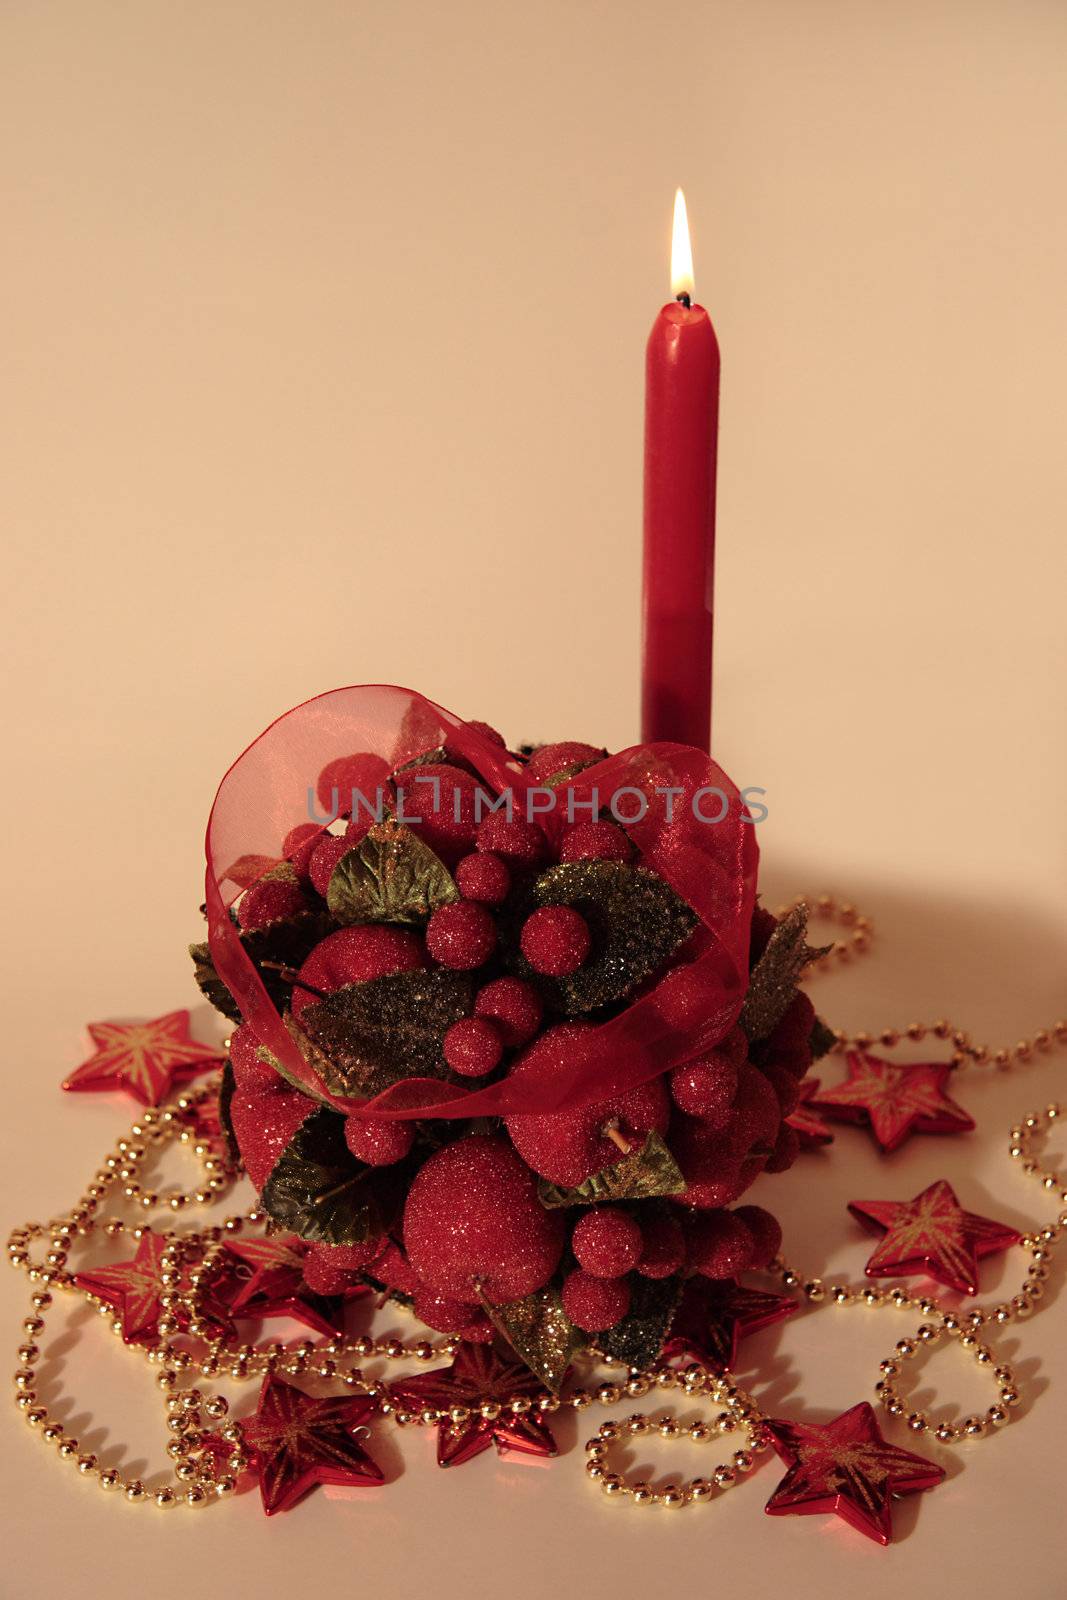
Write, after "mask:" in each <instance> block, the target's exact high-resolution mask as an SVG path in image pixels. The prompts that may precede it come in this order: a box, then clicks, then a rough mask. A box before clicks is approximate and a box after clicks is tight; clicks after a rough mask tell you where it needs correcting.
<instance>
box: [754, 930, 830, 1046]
mask: <svg viewBox="0 0 1067 1600" xmlns="http://www.w3.org/2000/svg"><path fill="white" fill-rule="evenodd" d="M807 931H808V908H807V906H806V905H805V904H804V903H803V901H801V903H800V904H799V905H796V906H794V907H793V909H792V911H790V912H788V913H787V915H786V916H784V917H783V918H782V920H781V922H779V924H778V926H777V927H776V928H775V930H774V932H773V933H772V934H771V937H770V939H769V940H768V941H767V948H766V949H765V950H764V952H763V954H762V955H761V956H760V958H759V960H758V961H757V962H756V965H755V967H754V968H753V969H752V976H751V977H750V979H749V983H748V994H747V995H746V997H745V1004H744V1008H743V1010H742V1012H741V1025H742V1027H743V1028H744V1030H745V1032H746V1033H747V1034H748V1036H749V1038H750V1039H766V1038H767V1036H768V1034H770V1033H773V1031H774V1029H775V1028H776V1027H777V1025H778V1023H779V1022H780V1021H781V1020H782V1018H783V1016H784V1015H785V1013H786V1011H787V1010H788V1008H789V1005H790V1003H791V1001H792V999H793V996H794V995H795V994H796V992H797V982H798V980H799V978H800V974H801V973H802V972H803V970H804V968H805V967H806V966H807V965H808V963H809V962H810V961H817V960H818V959H819V957H820V956H825V955H827V954H829V952H830V951H831V950H832V949H833V945H824V946H822V948H820V949H817V950H816V949H812V947H811V946H810V945H809V944H808V942H807V939H806V937H805V936H806V934H807Z"/></svg>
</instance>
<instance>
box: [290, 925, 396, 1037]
mask: <svg viewBox="0 0 1067 1600" xmlns="http://www.w3.org/2000/svg"><path fill="white" fill-rule="evenodd" d="M424 964H425V956H424V954H423V949H422V943H421V941H420V939H419V937H418V934H415V933H411V932H410V931H409V930H408V929H407V928H390V927H388V926H386V925H385V924H384V923H369V924H367V925H366V926H364V927H357V928H338V930H337V932H336V933H331V934H328V935H327V937H326V938H325V939H323V940H322V941H321V943H319V944H317V945H316V946H315V948H314V950H312V952H311V954H310V955H309V956H308V958H307V960H306V961H305V962H304V965H303V966H302V967H301V968H300V974H299V975H300V979H301V982H302V983H305V984H307V985H309V987H308V988H306V989H302V988H301V987H300V986H299V984H294V986H293V999H292V1012H293V1016H294V1017H298V1016H299V1015H300V1013H301V1012H302V1011H303V1009H304V1007H305V1006H310V1005H314V1003H315V1000H316V999H317V995H315V994H314V993H313V992H312V991H313V990H316V989H317V990H319V991H320V992H321V993H323V994H333V992H334V990H335V989H343V988H344V986H345V984H346V983H366V982H368V980H369V979H371V978H384V977H387V976H388V975H389V974H390V973H393V972H414V971H416V969H417V968H419V967H421V966H423V965H424Z"/></svg>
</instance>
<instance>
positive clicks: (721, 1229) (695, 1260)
mask: <svg viewBox="0 0 1067 1600" xmlns="http://www.w3.org/2000/svg"><path fill="white" fill-rule="evenodd" d="M687 1234H688V1243H689V1265H690V1266H691V1267H692V1268H693V1270H694V1271H695V1272H699V1273H702V1274H703V1276H704V1277H705V1278H736V1277H737V1275H738V1273H741V1272H744V1271H745V1269H746V1267H748V1266H749V1265H750V1263H751V1261H752V1256H753V1252H754V1248H755V1240H754V1239H753V1237H752V1234H751V1233H750V1232H749V1230H748V1228H747V1227H746V1226H745V1223H744V1220H743V1218H741V1217H739V1216H738V1215H737V1213H736V1212H733V1211H705V1212H702V1213H700V1215H698V1216H695V1217H694V1218H693V1221H692V1222H691V1223H690V1225H689V1228H688V1230H687Z"/></svg>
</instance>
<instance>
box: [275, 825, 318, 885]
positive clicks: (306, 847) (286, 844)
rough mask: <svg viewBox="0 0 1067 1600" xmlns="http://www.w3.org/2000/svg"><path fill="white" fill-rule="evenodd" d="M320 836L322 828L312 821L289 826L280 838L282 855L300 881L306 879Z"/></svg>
mask: <svg viewBox="0 0 1067 1600" xmlns="http://www.w3.org/2000/svg"><path fill="white" fill-rule="evenodd" d="M321 838H322V829H321V828H319V827H317V826H316V825H315V823H314V822H302V823H300V825H299V826H298V827H296V828H290V829H289V832H288V833H287V834H286V836H285V838H284V839H283V840H282V855H283V856H285V858H286V860H287V861H288V862H289V865H290V866H291V867H292V869H293V871H294V872H295V873H296V875H297V877H298V878H299V879H300V880H301V881H302V882H306V881H307V879H308V876H309V873H308V867H309V865H310V862H311V857H312V855H313V854H314V852H315V846H316V845H317V844H318V842H319V840H320V839H321Z"/></svg>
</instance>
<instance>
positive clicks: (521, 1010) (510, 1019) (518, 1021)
mask: <svg viewBox="0 0 1067 1600" xmlns="http://www.w3.org/2000/svg"><path fill="white" fill-rule="evenodd" d="M542 1012H543V1007H542V1005H541V996H540V995H539V994H538V992H537V990H536V989H535V988H534V987H533V986H532V985H531V984H529V983H523V981H522V979H521V978H494V979H493V981H492V983H487V984H486V985H485V986H484V988H481V989H479V990H478V994H477V996H476V998H475V1001H474V1013H475V1016H478V1017H489V1018H491V1020H492V1021H493V1022H495V1023H496V1025H497V1027H498V1028H499V1029H500V1033H501V1037H502V1038H503V1040H504V1043H505V1045H507V1046H508V1047H509V1048H517V1047H519V1046H520V1045H524V1044H528V1043H529V1042H530V1040H531V1039H532V1038H533V1036H534V1034H535V1033H536V1032H537V1030H538V1028H539V1027H540V1026H541V1016H542Z"/></svg>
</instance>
